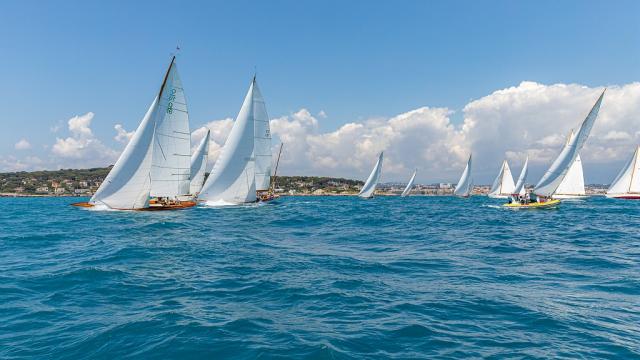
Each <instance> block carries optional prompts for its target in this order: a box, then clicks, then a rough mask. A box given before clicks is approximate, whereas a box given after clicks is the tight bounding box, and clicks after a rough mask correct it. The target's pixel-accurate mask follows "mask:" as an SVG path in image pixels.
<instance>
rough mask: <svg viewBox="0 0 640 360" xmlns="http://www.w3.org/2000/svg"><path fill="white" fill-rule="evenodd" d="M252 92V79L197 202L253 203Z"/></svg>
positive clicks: (254, 195) (254, 182)
mask: <svg viewBox="0 0 640 360" xmlns="http://www.w3.org/2000/svg"><path fill="white" fill-rule="evenodd" d="M254 88H255V79H254V80H253V81H252V82H251V85H250V86H249V91H248V92H247V95H246V97H245V98H244V102H243V103H242V108H240V112H239V113H238V117H237V118H236V121H235V123H234V124H233V128H232V129H231V133H229V136H228V137H227V141H226V142H225V144H224V146H223V147H222V150H221V152H220V156H219V157H218V160H217V161H216V163H215V165H214V167H213V170H212V171H211V174H210V175H209V177H208V178H207V181H206V182H205V184H204V186H203V187H202V191H201V192H200V195H198V199H200V200H203V201H208V202H228V203H234V204H241V203H247V202H254V201H256V175H255V159H254V156H253V151H254V143H255V140H254V133H255V129H254V126H255V125H254V110H253V108H254V101H253V96H254Z"/></svg>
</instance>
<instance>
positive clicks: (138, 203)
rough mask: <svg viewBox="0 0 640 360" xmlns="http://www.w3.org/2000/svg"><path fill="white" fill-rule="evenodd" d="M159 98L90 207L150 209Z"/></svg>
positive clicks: (92, 198) (150, 108)
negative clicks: (150, 176)
mask: <svg viewBox="0 0 640 360" xmlns="http://www.w3.org/2000/svg"><path fill="white" fill-rule="evenodd" d="M157 105H158V97H157V96H156V98H155V99H154V100H153V102H152V103H151V106H150V107H149V110H147V113H146V114H145V115H144V117H143V118H142V122H140V125H138V128H137V129H136V132H135V133H134V134H133V136H132V137H131V140H129V143H128V144H127V146H126V147H125V148H124V151H123V152H122V154H120V157H119V158H118V160H117V161H116V163H115V165H114V166H113V168H112V169H111V171H110V172H109V174H108V175H107V177H106V178H105V179H104V181H103V182H102V184H100V187H99V188H98V190H97V191H96V193H95V194H94V195H93V196H92V197H91V200H89V203H91V204H94V205H98V204H104V205H106V206H108V207H110V208H112V209H121V210H131V209H141V208H146V207H148V206H149V191H150V189H151V179H150V178H149V172H150V170H151V158H152V153H153V151H152V150H153V144H152V143H153V129H154V125H155V122H154V121H153V118H154V114H155V112H156V109H157Z"/></svg>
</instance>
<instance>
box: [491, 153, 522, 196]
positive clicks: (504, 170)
mask: <svg viewBox="0 0 640 360" xmlns="http://www.w3.org/2000/svg"><path fill="white" fill-rule="evenodd" d="M515 188H516V186H515V185H514V184H513V176H512V175H511V169H510V168H509V163H507V160H504V161H503V162H502V166H501V167H500V171H499V172H498V176H496V179H495V180H494V181H493V185H492V186H491V190H490V191H489V194H488V196H489V197H491V198H496V199H506V198H508V197H509V196H511V194H513V190H514V189H515Z"/></svg>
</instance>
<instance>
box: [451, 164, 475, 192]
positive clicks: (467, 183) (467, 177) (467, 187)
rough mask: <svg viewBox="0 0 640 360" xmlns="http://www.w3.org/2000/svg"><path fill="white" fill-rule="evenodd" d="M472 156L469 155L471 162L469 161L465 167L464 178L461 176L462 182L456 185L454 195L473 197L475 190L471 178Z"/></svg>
mask: <svg viewBox="0 0 640 360" xmlns="http://www.w3.org/2000/svg"><path fill="white" fill-rule="evenodd" d="M471 165H472V162H471V155H469V160H467V166H465V168H464V171H463V172H462V176H460V180H458V183H457V184H456V188H455V190H453V195H455V196H459V197H463V198H468V197H469V196H471V191H472V190H473V178H472V177H471Z"/></svg>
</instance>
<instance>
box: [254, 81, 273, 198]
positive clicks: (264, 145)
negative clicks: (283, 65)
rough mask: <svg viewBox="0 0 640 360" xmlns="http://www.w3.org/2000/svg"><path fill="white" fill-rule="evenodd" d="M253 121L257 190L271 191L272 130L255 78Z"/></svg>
mask: <svg viewBox="0 0 640 360" xmlns="http://www.w3.org/2000/svg"><path fill="white" fill-rule="evenodd" d="M253 119H254V122H255V128H254V129H255V132H254V137H255V145H254V146H255V148H254V150H253V151H254V156H255V168H256V170H255V173H256V190H257V191H265V190H269V186H270V182H271V163H272V161H273V159H272V155H271V130H270V128H269V115H268V114H267V107H266V106H265V103H264V99H263V98H262V93H260V89H259V88H258V83H257V82H256V79H255V76H254V78H253Z"/></svg>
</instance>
